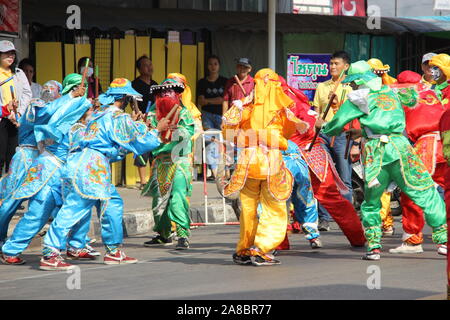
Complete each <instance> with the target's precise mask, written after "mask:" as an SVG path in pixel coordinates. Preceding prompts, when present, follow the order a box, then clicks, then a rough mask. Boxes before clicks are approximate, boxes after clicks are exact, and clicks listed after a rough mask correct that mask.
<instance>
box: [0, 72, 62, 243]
mask: <svg viewBox="0 0 450 320" xmlns="http://www.w3.org/2000/svg"><path fill="white" fill-rule="evenodd" d="M61 90H62V85H61V84H60V83H59V82H57V81H54V80H50V81H48V82H46V83H45V84H44V86H43V89H42V92H41V98H39V99H33V100H31V103H30V105H29V106H28V108H27V109H26V111H25V113H24V115H23V116H22V117H20V119H19V124H20V127H19V147H18V148H17V150H16V153H15V154H14V156H13V158H12V160H11V163H10V165H9V171H8V174H7V175H6V176H4V177H3V178H1V179H0V202H1V203H2V205H1V206H0V248H1V246H3V244H4V241H5V240H6V236H7V232H8V226H9V222H10V221H11V218H12V217H13V216H14V214H15V212H16V210H17V209H18V208H19V206H20V205H21V203H22V202H23V200H17V199H14V198H11V194H12V193H13V192H14V191H15V190H16V189H17V188H18V187H19V186H20V185H21V184H22V182H23V179H24V178H25V175H26V173H27V172H28V169H29V168H30V167H31V165H32V163H33V161H34V160H35V159H36V158H37V157H38V155H39V152H38V148H37V143H36V139H35V137H34V126H35V125H39V124H43V123H46V122H47V121H48V120H49V119H50V117H51V116H52V114H53V113H54V112H55V111H56V110H57V109H58V107H59V106H60V104H59V103H57V102H53V103H51V102H52V101H54V100H55V99H58V98H59V97H60V96H61Z"/></svg>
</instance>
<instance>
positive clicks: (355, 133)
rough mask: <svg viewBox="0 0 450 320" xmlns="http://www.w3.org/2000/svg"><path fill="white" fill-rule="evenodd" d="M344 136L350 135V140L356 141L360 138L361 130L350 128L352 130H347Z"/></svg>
mask: <svg viewBox="0 0 450 320" xmlns="http://www.w3.org/2000/svg"><path fill="white" fill-rule="evenodd" d="M345 134H346V135H347V136H348V135H350V139H352V140H356V139H358V138H361V137H362V130H361V129H355V128H352V129H349V130H347V131H345Z"/></svg>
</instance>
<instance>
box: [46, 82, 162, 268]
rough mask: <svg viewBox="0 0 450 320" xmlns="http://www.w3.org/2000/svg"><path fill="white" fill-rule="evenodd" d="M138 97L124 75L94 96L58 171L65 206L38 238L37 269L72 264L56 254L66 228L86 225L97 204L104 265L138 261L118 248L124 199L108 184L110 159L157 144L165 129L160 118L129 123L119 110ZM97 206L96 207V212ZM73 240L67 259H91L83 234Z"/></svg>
mask: <svg viewBox="0 0 450 320" xmlns="http://www.w3.org/2000/svg"><path fill="white" fill-rule="evenodd" d="M138 97H141V95H140V94H139V93H138V92H136V91H135V90H134V89H133V88H132V86H131V82H130V81H129V80H127V79H124V78H118V79H115V80H114V81H113V82H111V84H110V87H109V88H108V90H107V91H106V93H104V94H101V95H100V96H99V102H100V103H101V105H102V107H101V109H100V110H99V111H97V112H95V113H93V114H92V115H91V117H90V118H89V119H88V120H89V121H88V124H87V128H86V131H85V132H84V137H83V139H82V140H81V141H80V142H79V144H78V147H74V148H72V149H71V151H70V154H69V156H68V158H67V163H66V165H65V169H64V172H63V174H62V175H61V179H62V181H63V182H62V184H63V190H64V204H63V206H62V207H61V209H60V210H59V212H58V214H57V215H56V218H55V219H54V220H53V222H52V224H51V225H50V228H49V230H48V232H47V234H46V236H45V237H44V241H43V249H42V252H43V257H42V259H41V261H40V266H39V268H40V269H41V270H68V269H71V268H73V266H72V265H70V264H68V263H66V262H65V261H64V259H63V258H62V256H61V251H62V250H65V249H66V243H67V238H68V236H69V231H71V230H72V231H73V229H75V230H77V228H82V226H85V225H86V221H87V223H89V221H90V218H91V210H92V208H93V207H94V206H96V207H97V214H98V215H99V219H100V221H101V228H102V241H103V244H104V245H105V249H106V254H105V256H104V258H103V262H104V263H105V264H129V263H137V259H134V258H131V257H127V256H126V255H125V253H124V252H123V250H122V249H121V248H120V247H121V245H122V242H123V225H122V223H123V222H122V218H123V200H122V198H121V197H120V195H119V194H118V192H117V190H116V189H115V187H114V185H113V184H112V182H111V171H110V170H111V169H110V162H115V161H119V160H122V159H123V158H124V157H125V156H126V154H127V153H129V152H133V153H134V154H136V155H141V154H144V153H145V152H149V151H151V150H153V149H154V148H155V147H157V146H159V144H160V139H159V133H158V131H159V132H160V131H162V130H164V129H166V128H167V125H168V121H166V120H165V119H162V120H161V121H160V123H159V124H158V126H157V129H156V130H149V129H148V128H147V126H146V124H145V123H144V122H142V121H133V119H132V117H131V116H130V115H129V114H127V113H125V112H124V111H123V109H125V107H126V106H127V105H128V103H129V101H130V99H133V98H134V99H135V98H138ZM99 209H100V210H99ZM88 231H89V228H84V232H85V234H84V235H81V236H80V237H79V238H78V242H79V243H78V246H77V247H71V248H69V251H70V255H71V258H73V259H78V258H84V257H86V258H92V257H89V256H88V253H86V252H85V250H83V248H84V247H85V245H86V243H85V241H86V234H87V232H88Z"/></svg>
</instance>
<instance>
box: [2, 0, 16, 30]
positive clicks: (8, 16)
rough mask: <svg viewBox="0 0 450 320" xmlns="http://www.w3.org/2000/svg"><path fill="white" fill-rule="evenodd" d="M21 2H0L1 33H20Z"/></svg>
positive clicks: (7, 0) (11, 0)
mask: <svg viewBox="0 0 450 320" xmlns="http://www.w3.org/2000/svg"><path fill="white" fill-rule="evenodd" d="M19 14H20V4H19V0H0V33H9V34H18V33H19V20H20V19H19Z"/></svg>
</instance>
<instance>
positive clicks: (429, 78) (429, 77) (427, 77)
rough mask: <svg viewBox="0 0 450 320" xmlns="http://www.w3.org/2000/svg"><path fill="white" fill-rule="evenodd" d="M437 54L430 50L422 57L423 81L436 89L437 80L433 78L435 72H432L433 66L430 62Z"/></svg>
mask: <svg viewBox="0 0 450 320" xmlns="http://www.w3.org/2000/svg"><path fill="white" fill-rule="evenodd" d="M435 55H436V53H434V52H429V53H426V54H424V55H423V57H422V72H423V76H422V81H421V82H422V83H424V84H426V85H427V86H429V87H430V88H431V89H434V86H435V84H436V81H434V80H433V74H432V73H431V66H430V65H429V64H428V63H429V62H430V60H431V58H433V57H434V56H435Z"/></svg>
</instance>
